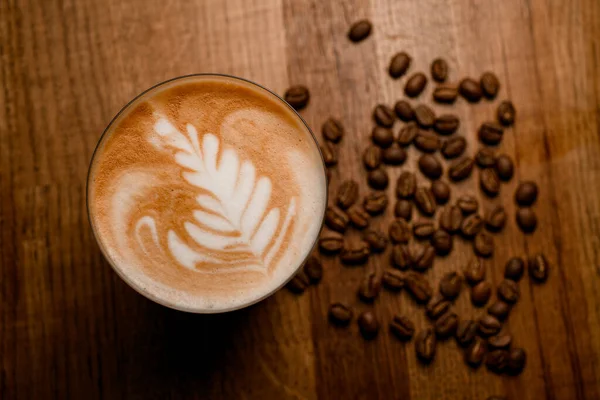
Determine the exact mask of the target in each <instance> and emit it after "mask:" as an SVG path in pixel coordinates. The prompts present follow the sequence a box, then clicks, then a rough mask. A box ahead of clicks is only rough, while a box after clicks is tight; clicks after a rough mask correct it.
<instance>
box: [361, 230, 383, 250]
mask: <svg viewBox="0 0 600 400" xmlns="http://www.w3.org/2000/svg"><path fill="white" fill-rule="evenodd" d="M362 238H363V240H364V241H365V242H366V243H368V245H369V247H370V248H371V251H372V252H373V253H381V252H383V251H384V250H385V248H386V247H387V243H388V240H387V238H386V236H385V235H384V234H383V233H382V232H380V231H376V230H374V229H368V230H366V231H365V233H364V234H363V236H362Z"/></svg>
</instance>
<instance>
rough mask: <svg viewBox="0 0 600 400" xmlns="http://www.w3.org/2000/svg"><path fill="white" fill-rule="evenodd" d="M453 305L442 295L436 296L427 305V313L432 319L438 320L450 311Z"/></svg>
mask: <svg viewBox="0 0 600 400" xmlns="http://www.w3.org/2000/svg"><path fill="white" fill-rule="evenodd" d="M451 305H452V303H451V302H450V301H449V300H446V299H445V298H444V297H443V296H442V295H439V294H437V295H435V296H433V297H432V298H431V300H429V303H427V307H426V308H425V311H426V312H427V316H428V317H429V318H430V319H433V320H436V319H438V318H439V317H440V316H442V315H443V314H445V313H446V311H448V310H449V309H450V306H451Z"/></svg>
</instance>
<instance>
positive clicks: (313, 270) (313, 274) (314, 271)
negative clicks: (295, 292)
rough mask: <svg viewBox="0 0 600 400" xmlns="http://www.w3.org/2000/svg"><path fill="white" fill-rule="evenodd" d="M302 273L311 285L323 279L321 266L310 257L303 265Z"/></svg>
mask: <svg viewBox="0 0 600 400" xmlns="http://www.w3.org/2000/svg"><path fill="white" fill-rule="evenodd" d="M304 272H305V273H306V275H307V276H308V279H309V280H310V282H311V283H318V282H320V281H321V278H323V265H322V264H321V261H319V259H318V258H317V257H315V256H310V257H308V259H307V260H306V263H305V264H304Z"/></svg>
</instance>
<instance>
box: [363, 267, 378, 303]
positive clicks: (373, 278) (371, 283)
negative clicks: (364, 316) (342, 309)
mask: <svg viewBox="0 0 600 400" xmlns="http://www.w3.org/2000/svg"><path fill="white" fill-rule="evenodd" d="M380 290H381V281H380V280H379V277H378V276H377V274H376V273H375V272H373V271H371V272H369V273H367V274H366V275H365V276H364V278H363V280H362V281H361V282H360V286H359V287H358V297H360V299H361V300H362V301H365V302H372V301H373V300H375V297H377V295H378V294H379V291H380Z"/></svg>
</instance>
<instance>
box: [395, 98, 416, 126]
mask: <svg viewBox="0 0 600 400" xmlns="http://www.w3.org/2000/svg"><path fill="white" fill-rule="evenodd" d="M394 111H395V112H396V115H397V116H398V118H399V119H400V120H401V121H404V122H409V121H412V120H413V119H415V110H414V109H413V108H412V106H411V105H410V103H409V102H408V101H406V100H398V101H397V102H396V104H394ZM407 126H408V125H407ZM414 126H415V127H416V125H414Z"/></svg>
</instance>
